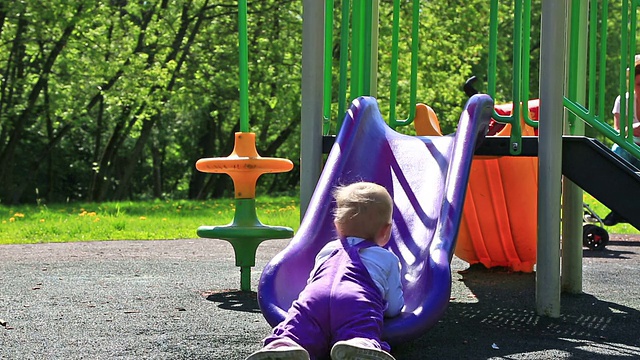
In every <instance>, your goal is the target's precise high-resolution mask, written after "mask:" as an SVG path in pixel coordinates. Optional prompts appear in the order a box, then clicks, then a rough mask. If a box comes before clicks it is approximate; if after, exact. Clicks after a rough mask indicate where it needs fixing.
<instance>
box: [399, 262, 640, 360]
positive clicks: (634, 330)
mask: <svg viewBox="0 0 640 360" xmlns="http://www.w3.org/2000/svg"><path fill="white" fill-rule="evenodd" d="M453 282H454V285H453V290H452V297H451V302H450V305H449V308H448V309H447V312H446V314H445V316H444V317H443V318H442V320H441V321H440V322H439V323H438V324H437V325H436V326H435V327H434V328H433V329H432V330H431V331H429V332H428V333H427V334H426V335H424V336H422V337H420V338H419V339H417V340H415V341H412V342H410V343H407V344H403V345H400V346H397V347H396V348H394V349H393V352H394V355H395V356H396V357H397V358H398V359H409V360H411V359H422V358H424V356H425V355H426V354H428V355H429V358H450V359H451V358H455V359H548V358H558V359H560V358H565V359H566V358H571V359H618V358H633V357H640V322H639V321H638V320H637V319H640V311H639V310H638V309H636V308H632V307H630V306H627V305H624V304H623V303H624V300H621V301H620V303H616V302H611V301H604V300H601V299H598V298H597V297H595V296H593V295H590V294H580V295H565V294H563V295H562V297H561V304H562V311H561V316H560V317H559V318H549V317H543V316H539V315H537V313H536V311H535V309H536V304H535V273H513V272H508V271H507V270H505V269H500V268H498V269H496V268H493V269H486V268H484V267H483V266H482V265H473V266H472V267H470V268H468V269H466V270H462V271H459V272H457V273H455V272H454V274H453ZM619 291H624V290H623V289H620V290H619ZM633 306H635V305H633ZM421 356H422V357H421Z"/></svg>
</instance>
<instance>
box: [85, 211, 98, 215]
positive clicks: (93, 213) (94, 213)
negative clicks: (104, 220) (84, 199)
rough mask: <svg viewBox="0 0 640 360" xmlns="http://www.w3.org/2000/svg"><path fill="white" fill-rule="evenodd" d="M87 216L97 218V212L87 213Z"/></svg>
mask: <svg viewBox="0 0 640 360" xmlns="http://www.w3.org/2000/svg"><path fill="white" fill-rule="evenodd" d="M87 216H96V212H95V211H92V212H90V213H87Z"/></svg>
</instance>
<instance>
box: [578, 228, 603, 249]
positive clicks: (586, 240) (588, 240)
mask: <svg viewBox="0 0 640 360" xmlns="http://www.w3.org/2000/svg"><path fill="white" fill-rule="evenodd" d="M607 243H609V233H608V232H607V230H605V229H603V228H601V227H600V226H597V225H593V224H584V225H583V226H582V245H584V246H586V247H588V248H589V249H591V250H603V249H604V247H605V246H607Z"/></svg>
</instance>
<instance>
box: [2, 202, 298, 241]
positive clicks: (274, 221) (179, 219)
mask: <svg viewBox="0 0 640 360" xmlns="http://www.w3.org/2000/svg"><path fill="white" fill-rule="evenodd" d="M256 205H257V206H256V207H257V214H258V218H259V219H260V221H261V222H262V223H263V224H265V225H277V226H288V227H291V228H293V229H294V231H295V230H297V228H298V226H299V222H300V210H299V201H298V199H297V198H294V197H275V198H268V197H260V198H258V199H256ZM234 213H235V201H234V200H233V199H222V200H216V201H149V202H119V203H75V204H55V205H46V206H45V205H41V206H36V205H20V206H1V205H0V244H32V243H48V242H73V241H97V240H159V239H184V238H196V237H198V236H197V235H196V230H197V229H198V227H199V226H201V225H226V224H229V223H230V222H231V221H232V220H233V215H234Z"/></svg>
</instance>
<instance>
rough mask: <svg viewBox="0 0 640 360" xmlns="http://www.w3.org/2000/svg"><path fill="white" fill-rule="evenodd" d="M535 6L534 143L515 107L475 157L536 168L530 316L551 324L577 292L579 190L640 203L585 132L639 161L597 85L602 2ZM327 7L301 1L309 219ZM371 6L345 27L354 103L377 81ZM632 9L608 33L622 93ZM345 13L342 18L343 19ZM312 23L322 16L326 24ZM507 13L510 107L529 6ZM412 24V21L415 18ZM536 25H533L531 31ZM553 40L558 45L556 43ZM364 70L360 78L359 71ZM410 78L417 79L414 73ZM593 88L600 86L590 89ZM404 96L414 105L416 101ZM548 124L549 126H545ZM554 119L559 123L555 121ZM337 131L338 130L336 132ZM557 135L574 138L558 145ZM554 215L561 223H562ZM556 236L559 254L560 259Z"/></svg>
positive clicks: (630, 52)
mask: <svg viewBox="0 0 640 360" xmlns="http://www.w3.org/2000/svg"><path fill="white" fill-rule="evenodd" d="M541 3H542V16H541V39H540V40H541V41H540V69H539V72H540V84H539V86H540V87H539V94H540V112H539V118H540V119H541V121H540V124H539V125H540V126H539V136H536V137H531V136H524V137H523V136H522V129H521V125H520V120H521V119H524V121H525V122H526V123H527V124H529V122H531V119H529V118H528V116H522V115H523V114H522V113H521V107H520V106H513V107H512V109H513V111H512V114H511V116H500V115H499V114H497V113H494V116H493V117H494V118H495V119H497V120H499V121H501V122H505V123H508V124H510V125H511V132H510V135H509V137H508V138H505V137H496V138H495V139H487V140H486V141H485V142H484V143H483V144H482V145H481V147H480V148H479V149H477V150H476V155H490V156H528V157H533V158H534V159H536V161H537V163H538V167H539V169H540V172H539V175H538V184H537V185H538V191H537V199H536V200H537V204H538V210H537V213H536V216H535V218H533V219H531V220H532V223H533V224H536V226H537V229H538V230H539V231H538V233H537V241H536V247H535V252H536V256H535V258H536V262H537V268H536V279H537V281H536V302H537V304H536V310H537V312H538V314H541V315H547V316H552V317H558V316H560V293H561V291H565V292H569V293H580V292H581V291H582V245H583V241H582V225H583V207H582V197H583V196H582V191H583V190H582V189H585V190H587V191H588V192H589V193H591V194H592V195H593V196H594V197H596V198H597V199H598V200H600V201H601V202H602V203H604V204H605V205H607V206H608V207H610V208H612V209H615V210H617V211H619V212H625V213H627V214H632V213H633V212H634V210H632V207H633V206H634V205H633V204H632V203H631V202H629V201H626V199H628V198H630V197H637V196H640V182H639V178H638V176H637V175H636V174H635V173H634V172H633V170H634V169H633V168H630V167H629V164H628V163H626V162H624V161H622V160H621V159H620V158H619V157H617V156H615V154H612V153H611V152H610V150H609V149H608V147H605V146H603V145H602V144H601V143H599V142H598V141H595V140H593V139H589V138H584V137H582V136H581V135H582V134H584V127H585V123H586V124H588V125H589V126H591V127H593V128H594V129H596V130H598V131H599V132H600V133H602V134H603V135H604V136H606V137H607V138H609V139H610V140H611V141H613V142H615V143H618V144H619V145H620V146H621V147H623V148H624V149H626V150H628V151H629V152H631V153H632V154H634V155H635V156H637V157H640V151H639V150H640V148H638V146H637V145H635V144H634V143H633V140H632V139H633V137H632V136H630V131H629V129H630V125H631V121H632V117H630V116H623V118H625V119H627V123H626V126H623V127H622V130H621V132H620V133H618V132H617V131H615V130H613V128H612V127H611V126H610V125H609V124H607V120H609V118H610V117H611V115H610V114H609V113H608V112H607V111H605V110H604V109H605V98H604V96H603V92H604V87H603V85H602V84H604V81H605V80H604V73H602V69H605V63H606V53H605V49H606V37H607V22H606V21H603V20H602V19H606V18H607V6H608V3H609V2H608V1H606V0H603V1H580V0H573V1H571V0H566V1H550V0H543V1H542V2H541ZM394 4H396V2H394ZM413 4H414V9H416V7H417V8H419V1H414V2H413ZM343 5H344V3H343ZM332 6H333V2H332V1H330V0H326V1H311V0H309V1H303V8H304V9H303V12H304V14H307V13H309V14H313V16H311V17H304V20H305V21H304V22H303V65H302V69H303V74H302V76H303V88H302V94H303V97H302V119H303V124H302V134H303V136H304V141H303V144H302V151H301V155H302V156H301V166H302V171H301V173H302V174H303V177H302V178H301V208H302V210H303V212H304V211H305V210H306V208H307V206H308V204H309V199H311V198H312V194H313V192H314V189H315V186H316V183H317V182H318V179H319V178H320V170H319V169H321V159H322V151H321V148H322V147H321V146H322V145H323V142H322V141H324V143H325V144H326V143H327V142H328V141H327V137H326V136H325V137H324V139H323V140H321V138H322V135H323V131H325V130H326V129H327V128H329V127H328V126H327V125H326V121H325V125H324V126H323V127H321V126H320V125H319V122H320V119H319V115H318V114H319V113H323V114H324V116H323V118H324V119H325V120H326V118H327V115H326V111H324V112H323V110H326V108H327V105H326V98H327V94H328V93H329V92H328V91H327V90H326V87H325V88H324V90H321V89H323V84H325V86H326V82H323V80H324V79H323V74H322V73H320V72H319V71H318V69H321V68H323V69H324V76H325V77H326V76H327V69H328V66H330V65H328V61H327V58H326V56H328V55H327V49H328V44H329V43H331V41H330V40H329V41H328V40H327V38H330V34H331V31H329V30H328V29H327V25H326V23H325V22H324V21H323V18H324V17H326V18H329V17H330V16H331V15H330V14H331V11H332V10H331V9H332ZM376 6H377V2H376V1H373V2H358V1H354V2H353V7H354V9H353V10H352V11H353V14H354V15H352V16H353V17H354V19H359V20H358V22H357V23H356V20H354V24H353V25H352V26H355V27H357V29H356V30H354V31H352V36H353V38H354V39H353V40H352V43H353V45H352V46H353V47H354V50H353V52H354V53H357V56H355V55H354V54H352V57H353V58H354V59H357V60H355V61H359V62H358V63H356V65H352V66H353V67H355V68H358V69H361V71H360V72H358V73H357V74H358V76H351V81H352V84H351V89H352V92H353V89H358V90H359V91H361V93H359V94H357V95H372V96H375V95H376V80H375V77H376V74H377V72H376V71H371V70H366V67H367V66H372V67H373V68H375V66H377V48H376V40H377V29H376V27H375V26H376V25H377V16H378V12H377V8H376ZM637 7H638V4H637V2H631V1H629V0H623V1H622V14H621V18H622V24H624V25H623V26H622V28H621V29H614V33H615V34H616V36H620V38H621V43H622V45H621V53H620V66H619V69H620V77H619V80H620V93H624V92H627V91H628V92H632V91H633V89H631V86H630V84H629V83H627V82H626V81H625V75H624V74H625V72H626V71H625V70H626V68H627V67H629V65H628V64H632V63H633V56H634V52H635V49H636V48H637V47H636V38H635V36H632V35H633V34H635V33H636V25H635V24H636V11H637ZM601 9H602V10H601ZM497 11H498V1H497V0H492V1H491V14H490V16H489V19H490V22H491V24H490V34H489V56H488V58H489V74H488V78H487V80H488V93H489V95H495V89H496V83H497V79H496V72H495V69H496V52H497V31H498V23H497ZM344 12H345V11H344V10H343V14H344ZM319 14H324V16H320V15H319ZM513 14H514V20H513V24H514V29H513V41H514V44H513V49H512V51H513V56H512V59H513V72H512V74H513V79H514V82H513V86H512V94H511V100H512V103H513V104H521V103H523V102H526V101H527V100H528V99H529V98H528V89H529V76H530V75H529V63H528V62H529V49H530V28H531V25H532V23H531V1H528V0H518V1H514V2H513ZM413 15H414V18H415V16H416V12H415V11H414V14H413ZM600 15H601V16H600ZM394 16H395V15H394ZM363 19H364V20H363ZM327 21H328V20H327ZM343 23H344V21H343ZM414 24H415V20H414ZM533 26H536V25H535V24H533ZM367 33H368V34H369V37H368V38H366V36H365V35H363V34H367ZM559 34H560V35H564V36H559ZM361 36H365V38H364V39H363V38H362V37H361ZM598 38H600V39H601V42H600V43H599V46H596V43H597V41H598ZM602 39H604V40H602ZM565 40H566V42H565ZM415 41H417V40H415V38H414V39H412V42H415ZM346 48H347V47H346V45H345V44H344V43H341V53H345V52H344V51H343V49H346ZM392 56H395V55H392ZM323 59H324V61H323ZM412 59H413V57H412ZM341 60H342V59H341ZM352 61H354V60H352ZM340 66H341V79H344V78H345V77H346V76H345V75H342V74H343V67H344V66H343V65H342V63H341V65H340ZM411 67H412V70H413V69H414V68H415V67H416V65H415V64H413V63H412V66H411ZM329 68H330V67H329ZM363 68H365V69H364V70H362V69H363ZM596 68H599V69H601V74H600V75H601V77H602V78H601V79H599V80H598V79H596V76H594V75H595V74H596ZM631 68H633V67H631ZM352 71H353V70H352ZM392 71H393V70H392ZM632 71H633V70H632ZM565 74H566V76H565ZM632 75H633V74H632ZM632 75H630V76H632ZM411 78H412V79H413V78H414V74H413V73H412V74H411ZM354 79H355V80H354ZM587 79H588V81H587ZM598 81H599V84H600V85H599V86H597V85H596V84H598ZM353 82H355V84H354V83H353ZM392 85H393V81H392ZM345 88H346V87H345V85H344V84H343V83H342V82H341V83H340V90H339V94H340V96H339V99H343V98H346V96H345V94H346V90H344V89H345ZM565 88H566V91H565V90H564V89H565ZM392 93H393V90H392ZM565 94H566V96H565ZM352 95H353V94H350V96H349V98H354V96H352ZM410 96H411V97H412V98H413V94H412V95H410ZM323 97H324V99H325V100H324V101H323ZM596 100H597V101H596ZM392 102H393V101H392ZM412 102H413V99H412ZM629 105H631V104H629ZM393 106H394V104H393V103H392V104H390V107H392V108H393ZM608 106H609V104H607V105H606V107H607V108H608ZM623 107H624V106H623ZM565 109H566V110H565ZM567 110H568V111H567ZM423 113H424V112H423ZM427 113H428V111H427ZM632 113H633V112H632V109H631V108H629V114H632ZM412 115H413V114H412ZM410 118H411V116H410ZM545 119H547V120H546V121H545ZM561 119H563V120H562V121H561ZM564 119H566V121H565V120H564ZM411 120H412V119H408V121H404V122H405V123H410V122H411ZM388 121H389V123H390V125H391V126H392V127H394V126H395V125H396V124H395V121H396V119H394V117H392V116H390V118H389V120H388ZM565 124H566V126H565ZM529 125H531V124H529ZM339 126H340V125H337V126H336V127H337V128H339ZM432 127H433V128H434V129H435V128H436V127H434V126H432ZM437 130H439V129H437ZM564 133H566V134H569V135H573V136H563V134H564ZM488 140H490V141H488ZM325 148H326V147H325ZM559 154H562V156H559ZM563 174H564V175H565V176H566V177H565V178H564V181H563V180H562V179H563V178H562V175H563ZM602 174H607V177H609V178H610V177H611V176H615V178H616V179H618V181H619V185H618V186H615V188H613V187H611V186H610V185H611V184H610V182H609V181H607V180H606V179H604V178H603V176H602ZM506 186H509V185H506ZM578 186H579V187H578ZM581 188H582V189H581ZM561 204H562V206H561ZM561 207H562V214H563V218H562V220H561V218H560V214H561ZM536 218H537V219H536ZM628 220H630V222H631V223H632V224H633V225H634V226H636V227H638V226H640V219H639V218H638V217H637V216H636V217H634V218H633V219H631V218H629V219H628ZM561 227H562V239H563V241H562V252H561V251H560V247H561V246H560V243H561V242H560V239H561ZM503 231H504V230H503ZM561 259H562V265H561ZM560 274H562V277H561V276H560Z"/></svg>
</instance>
